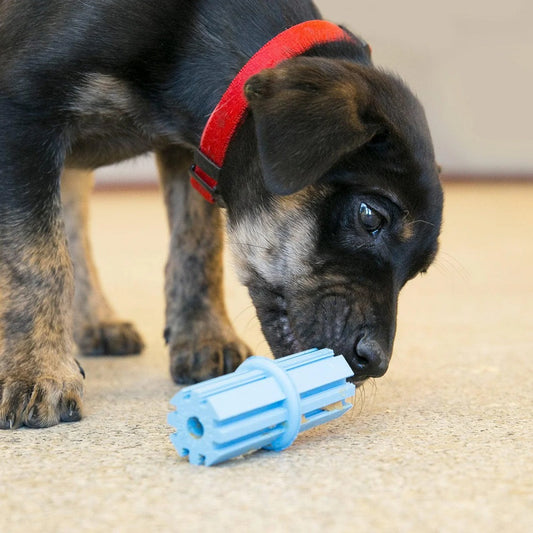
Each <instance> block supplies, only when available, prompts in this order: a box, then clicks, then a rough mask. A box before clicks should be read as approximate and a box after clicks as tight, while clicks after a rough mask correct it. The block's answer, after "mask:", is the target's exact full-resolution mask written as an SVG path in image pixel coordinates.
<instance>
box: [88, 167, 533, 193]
mask: <svg viewBox="0 0 533 533" xmlns="http://www.w3.org/2000/svg"><path fill="white" fill-rule="evenodd" d="M441 180H442V182H443V183H444V184H448V183H450V184H452V183H468V184H476V185H484V184H509V185H511V184H532V185H533V173H531V174H529V173H523V174H515V173H508V174H506V173H503V172H502V173H486V174H485V173H469V172H445V173H443V174H442V175H441ZM158 189H159V182H158V181H156V180H154V179H153V178H146V179H145V180H142V179H139V180H135V181H133V180H132V181H126V180H120V181H116V182H113V181H109V180H106V181H104V182H100V183H98V181H97V182H96V185H95V191H98V192H115V191H118V192H121V191H140V192H141V191H156V190H158Z"/></svg>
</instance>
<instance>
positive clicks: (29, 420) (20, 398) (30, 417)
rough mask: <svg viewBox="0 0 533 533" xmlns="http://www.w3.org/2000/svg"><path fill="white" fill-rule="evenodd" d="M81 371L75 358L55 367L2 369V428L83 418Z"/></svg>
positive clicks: (47, 424) (50, 424)
mask: <svg viewBox="0 0 533 533" xmlns="http://www.w3.org/2000/svg"><path fill="white" fill-rule="evenodd" d="M81 372H82V369H81V367H80V366H79V365H78V364H77V363H76V362H75V361H74V359H72V360H71V361H68V362H64V363H63V364H62V365H61V366H60V368H59V369H55V370H51V369H48V370H44V369H41V370H39V369H37V370H35V369H33V370H30V369H28V368H24V369H15V371H14V372H10V373H5V372H3V371H2V372H0V429H15V428H18V427H20V426H22V425H25V426H28V427H31V428H43V427H49V426H54V425H56V424H58V423H59V422H75V421H77V420H80V418H81V409H82V400H81V398H82V395H83V376H82V373H81Z"/></svg>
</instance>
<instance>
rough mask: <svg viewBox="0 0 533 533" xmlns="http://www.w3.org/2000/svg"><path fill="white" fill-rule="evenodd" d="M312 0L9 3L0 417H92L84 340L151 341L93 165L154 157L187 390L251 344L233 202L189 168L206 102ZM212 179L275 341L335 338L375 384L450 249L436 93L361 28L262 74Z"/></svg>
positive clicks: (1, 13) (122, 346)
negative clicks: (399, 322) (232, 285)
mask: <svg viewBox="0 0 533 533" xmlns="http://www.w3.org/2000/svg"><path fill="white" fill-rule="evenodd" d="M317 18H320V16H319V13H318V11H317V9H316V8H315V7H314V6H313V4H312V3H311V2H309V1H307V0H272V1H269V2H256V1H254V0H224V1H221V0H196V1H192V0H180V1H178V0H159V1H158V2H142V1H140V0H94V1H91V2H87V1H81V0H48V1H47V2H35V1H34V0H0V121H1V124H0V192H1V194H0V427H2V428H12V427H17V426H20V425H22V424H25V425H27V426H32V427H42V426H49V425H52V424H56V423H58V422H59V421H72V420H77V419H79V418H80V416H81V397H82V390H83V378H82V374H81V372H80V368H79V366H78V365H77V363H76V361H75V359H74V355H75V342H76V343H77V344H78V346H79V348H80V350H81V351H82V352H84V353H93V354H125V353H135V352H138V351H140V350H141V349H142V341H141V339H140V337H139V335H138V333H137V332H136V330H135V329H134V328H133V326H131V325H130V324H128V323H123V322H121V321H120V320H118V319H117V318H116V317H115V315H114V314H113V312H112V310H111V308H110V306H109V305H108V304H107V302H106V300H105V298H104V296H103V295H102V293H101V290H100V288H99V285H98V279H97V276H96V274H95V271H94V267H93V264H92V260H91V256H90V247H89V243H88V239H87V201H88V196H89V192H90V187H91V179H92V178H91V170H92V169H94V168H96V167H98V166H100V165H106V164H109V163H113V162H116V161H119V160H122V159H125V158H129V157H132V156H135V155H137V154H141V153H144V152H147V151H150V150H154V151H155V152H156V154H157V160H158V164H159V168H160V173H161V182H162V187H163V190H164V194H165V199H166V203H167V207H168V216H169V224H170V228H171V243H170V256H169V260H168V264H167V270H166V296H167V313H166V316H167V318H166V320H167V328H166V332H165V333H166V337H167V340H168V343H169V346H170V357H171V372H172V376H173V378H174V379H175V380H176V382H178V383H187V382H194V381H198V380H203V379H206V378H210V377H213V376H216V375H219V374H221V373H224V372H228V371H232V370H234V368H235V367H236V366H237V365H238V364H239V363H240V362H241V360H242V359H243V358H244V357H246V356H247V355H248V350H247V348H246V346H244V345H243V344H242V343H241V341H240V340H239V339H238V338H237V336H236V334H235V333H234V331H233V329H232V326H231V325H230V323H229V321H228V318H227V315H226V311H225V308H224V302H223V295H222V271H221V251H222V231H223V228H222V222H221V214H220V210H219V208H218V207H216V206H213V205H211V204H209V203H207V202H205V201H204V200H203V199H202V198H201V197H200V196H199V195H198V194H197V193H196V192H195V191H193V190H192V189H191V188H190V185H189V183H188V177H187V169H188V167H189V166H190V164H191V159H192V151H193V149H195V148H196V147H197V146H198V144H199V140H200V136H201V133H202V130H203V128H204V125H205V123H206V120H207V117H208V116H209V114H210V113H211V111H212V110H213V108H214V107H215V105H216V103H217V102H218V100H219V99H220V97H221V95H222V94H223V92H224V91H225V89H226V87H227V86H228V84H229V83H230V82H231V80H232V79H233V77H234V76H235V75H236V73H237V72H238V71H239V69H240V68H241V67H242V66H243V65H244V64H245V63H246V61H247V60H248V59H249V58H250V56H251V55H252V54H254V53H255V52H256V51H257V50H258V49H259V48H260V47H261V46H262V45H264V44H265V43H266V42H267V41H269V40H270V39H272V38H273V37H274V36H275V35H276V34H278V33H279V32H281V31H283V30H284V29H285V28H287V27H289V26H292V25H295V24H298V23H300V22H302V21H306V20H311V19H317ZM245 94H246V97H247V99H248V101H249V106H250V113H249V114H248V115H247V118H246V120H245V121H244V123H243V124H242V126H241V127H240V128H239V130H238V132H237V134H236V136H235V137H234V139H233V141H232V143H231V146H230V149H229V152H228V154H227V158H226V162H225V165H224V168H223V170H222V173H221V175H220V182H219V197H220V199H221V201H222V202H223V204H224V205H225V207H226V208H227V215H228V216H227V220H228V234H229V240H230V243H231V246H232V249H233V251H234V253H235V255H236V258H237V263H238V267H239V273H240V277H241V279H242V281H243V283H244V284H246V285H247V287H248V288H249V291H250V295H251V297H252V299H253V301H254V303H255V305H256V308H257V312H258V315H259V318H260V320H261V324H262V327H263V331H264V333H265V336H266V338H267V340H268V341H269V343H270V346H271V348H272V350H273V352H274V354H275V355H276V356H280V355H285V354H288V353H292V352H295V351H297V350H300V349H304V348H309V347H312V346H316V347H325V346H327V347H331V348H333V349H334V350H335V351H336V352H337V353H343V354H344V355H345V356H346V359H347V360H348V362H349V363H350V365H351V367H352V368H353V370H354V372H355V379H356V380H358V381H361V380H363V379H365V378H367V377H369V376H380V375H382V374H383V373H384V372H385V371H386V369H387V366H388V363H389V359H390V356H391V351H392V345H393V338H394V333H395V323H396V318H395V315H396V304H397V297H398V292H399V291H400V289H401V287H402V286H403V285H404V284H405V283H406V281H407V280H409V279H410V278H412V277H413V276H415V275H416V274H417V273H419V272H420V271H424V270H425V269H427V267H428V266H429V264H430V263H431V261H432V260H433V258H434V256H435V253H436V250H437V238H438V234H439V229H440V223H441V211H442V193H441V187H440V184H439V179H438V171H437V167H436V165H435V161H434V154H433V148H432V143H431V139H430V134H429V131H428V127H427V124H426V120H425V118H424V113H423V111H422V108H421V106H420V104H419V103H418V101H417V100H416V98H415V97H414V96H413V95H412V94H411V92H410V91H409V90H408V89H407V88H406V87H405V85H404V84H403V83H402V82H401V81H400V80H399V79H398V78H396V77H394V76H392V75H390V74H387V73H386V72H383V71H382V70H379V69H376V68H375V67H373V66H372V63H371V60H370V57H369V53H368V47H366V46H365V45H364V43H363V42H362V41H354V42H347V41H344V42H342V43H340V42H337V43H330V44H323V45H319V46H316V47H314V48H313V49H311V50H310V51H308V52H306V53H305V54H304V55H303V56H302V57H296V58H293V59H289V60H287V61H285V62H283V63H281V64H280V65H279V66H277V67H275V68H272V69H267V70H264V71H262V72H260V73H259V74H257V75H255V76H253V77H252V78H251V79H250V80H249V81H248V83H247V84H246V87H245Z"/></svg>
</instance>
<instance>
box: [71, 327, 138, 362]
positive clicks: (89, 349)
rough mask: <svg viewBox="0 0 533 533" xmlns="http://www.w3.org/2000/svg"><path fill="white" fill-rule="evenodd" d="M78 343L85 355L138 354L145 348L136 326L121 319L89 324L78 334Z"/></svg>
mask: <svg viewBox="0 0 533 533" xmlns="http://www.w3.org/2000/svg"><path fill="white" fill-rule="evenodd" d="M76 343H77V344H78V348H79V350H80V353H82V354H84V355H136V354H139V353H141V352H142V350H143V348H144V343H143V340H142V338H141V336H140V335H139V333H138V332H137V330H136V329H135V326H134V325H133V324H131V323H129V322H120V321H114V322H101V323H99V324H97V325H94V326H93V325H91V326H87V327H85V328H84V329H83V331H82V332H81V333H80V334H79V335H76Z"/></svg>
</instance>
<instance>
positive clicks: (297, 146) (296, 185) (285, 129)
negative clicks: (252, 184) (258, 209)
mask: <svg viewBox="0 0 533 533" xmlns="http://www.w3.org/2000/svg"><path fill="white" fill-rule="evenodd" d="M244 92H245V96H246V98H247V100H248V103H249V107H250V109H251V111H252V114H253V119H254V122H255V131H256V136H257V144H258V151H259V159H260V163H261V167H262V171H263V176H264V180H265V185H266V188H267V190H269V191H270V192H272V193H274V194H281V195H285V194H292V193H294V192H296V191H298V190H300V189H302V188H304V187H305V186H307V185H310V184H312V183H315V182H317V181H318V180H319V179H320V178H321V177H322V176H323V175H324V174H325V173H326V172H327V171H328V170H329V169H330V168H331V167H332V166H333V165H334V164H335V163H336V162H337V161H338V160H339V159H340V158H341V157H342V156H343V155H344V154H346V153H348V152H350V151H353V150H355V149H357V148H358V147H360V146H362V145H363V144H364V143H366V142H367V141H368V140H370V139H371V138H372V136H373V135H374V134H375V132H376V131H377V129H378V127H377V125H372V124H368V123H365V120H364V119H363V118H362V117H363V116H364V110H365V108H366V106H367V102H368V94H369V91H368V87H367V85H366V83H365V82H364V80H363V78H362V77H361V76H358V75H357V73H356V72H354V71H353V69H350V68H349V67H348V66H347V65H346V64H345V63H344V62H341V61H335V60H330V59H323V58H296V59H291V60H288V61H285V62H283V63H282V64H280V65H279V66H277V67H275V68H272V69H265V70H263V71H262V72H260V73H259V74H256V75H255V76H252V77H251V78H250V79H249V80H248V81H247V83H246V85H245V87H244Z"/></svg>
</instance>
